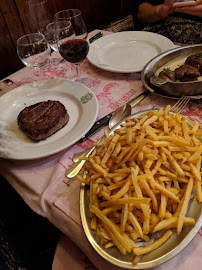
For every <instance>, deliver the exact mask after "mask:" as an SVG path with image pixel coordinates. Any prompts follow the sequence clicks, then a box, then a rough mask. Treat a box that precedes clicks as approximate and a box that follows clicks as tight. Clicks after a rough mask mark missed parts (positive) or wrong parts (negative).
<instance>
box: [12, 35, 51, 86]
mask: <svg viewBox="0 0 202 270" xmlns="http://www.w3.org/2000/svg"><path fill="white" fill-rule="evenodd" d="M17 53H18V56H19V58H20V60H21V61H22V62H23V64H25V65H26V66H27V67H33V68H39V70H40V75H41V76H40V77H41V80H42V79H44V73H43V70H42V69H41V68H42V67H43V66H44V65H46V64H47V62H48V61H49V56H50V53H51V49H50V47H49V45H48V42H47V40H46V38H45V36H44V35H43V34H42V33H32V34H28V35H25V36H22V37H20V38H19V39H18V40H17ZM37 85H39V83H38V84H35V86H37Z"/></svg>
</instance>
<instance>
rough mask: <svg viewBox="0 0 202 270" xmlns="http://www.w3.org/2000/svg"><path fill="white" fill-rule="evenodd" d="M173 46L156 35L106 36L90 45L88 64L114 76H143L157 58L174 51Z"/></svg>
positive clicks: (165, 39) (149, 33)
mask: <svg viewBox="0 0 202 270" xmlns="http://www.w3.org/2000/svg"><path fill="white" fill-rule="evenodd" d="M174 47H175V46H174V44H173V42H172V41H171V40H170V39H168V38H166V37H164V36H162V35H159V34H156V33H151V32H146V31H126V32H118V33H114V34H111V35H107V36H104V37H102V38H99V39H98V40H96V41H94V42H93V43H92V44H91V45H90V50H89V53H88V56H87V58H88V60H89V62H90V63H91V64H93V65H94V66H96V67H98V68H101V69H104V70H107V71H113V72H121V73H130V72H140V71H141V70H142V69H143V67H144V66H145V65H146V64H147V63H148V62H149V61H150V60H151V59H152V58H154V57H155V56H157V55H158V54H160V53H162V52H164V51H167V50H170V49H173V48H174Z"/></svg>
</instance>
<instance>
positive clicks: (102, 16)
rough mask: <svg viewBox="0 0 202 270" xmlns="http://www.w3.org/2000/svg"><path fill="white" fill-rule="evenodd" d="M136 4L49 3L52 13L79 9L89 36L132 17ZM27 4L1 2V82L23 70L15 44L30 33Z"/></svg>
mask: <svg viewBox="0 0 202 270" xmlns="http://www.w3.org/2000/svg"><path fill="white" fill-rule="evenodd" d="M133 1H135V0H48V4H49V8H50V13H51V15H52V16H53V15H54V14H55V13H56V12H57V11H59V10H63V9H68V8H78V9H80V10H81V12H82V15H83V18H84V21H85V22H86V26H87V29H88V32H90V31H92V30H94V29H102V28H103V27H104V26H106V25H107V24H108V23H110V22H111V21H114V20H116V19H119V18H122V17H124V16H126V15H129V14H132V3H133ZM25 3H26V0H0V80H1V79H3V78H5V77H6V76H8V75H10V74H12V73H14V72H15V71H17V70H19V69H20V68H22V67H23V64H22V63H21V61H20V60H19V59H18V56H17V53H16V41H17V39H18V38H19V37H20V36H23V35H24V34H26V33H29V32H30V31H29V18H28V17H27V14H26V6H25Z"/></svg>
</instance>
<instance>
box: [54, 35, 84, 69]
mask: <svg viewBox="0 0 202 270" xmlns="http://www.w3.org/2000/svg"><path fill="white" fill-rule="evenodd" d="M88 51H89V45H88V42H87V41H86V40H84V39H72V40H67V41H65V42H64V43H62V44H60V46H59V52H60V54H61V56H62V57H63V58H64V59H65V60H67V61H68V62H70V63H74V64H78V63H80V62H81V61H83V60H84V59H85V58H86V56H87V54H88Z"/></svg>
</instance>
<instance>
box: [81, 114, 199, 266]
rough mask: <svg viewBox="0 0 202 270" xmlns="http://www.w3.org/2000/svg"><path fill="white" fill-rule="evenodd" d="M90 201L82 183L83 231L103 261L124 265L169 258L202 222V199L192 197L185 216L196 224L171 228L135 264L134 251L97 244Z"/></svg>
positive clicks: (118, 125) (161, 261)
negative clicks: (155, 247)
mask: <svg viewBox="0 0 202 270" xmlns="http://www.w3.org/2000/svg"><path fill="white" fill-rule="evenodd" d="M146 112H148V110H146V111H142V112H139V113H135V114H133V115H131V116H130V117H127V118H134V117H136V118H137V117H138V116H140V115H141V114H143V113H146ZM124 121H125V119H124V120H123V121H121V122H119V123H118V124H117V125H116V126H114V128H112V129H111V130H110V132H109V134H112V133H113V131H114V130H115V129H117V128H119V127H120V125H121V124H122V123H124ZM89 203H90V200H89V186H87V185H85V184H83V183H82V184H81V190H80V215H81V221H82V225H83V228H84V232H85V234H86V236H87V238H88V240H89V242H90V243H91V245H92V246H93V248H94V249H95V250H96V251H97V253H98V254H99V255H100V256H101V257H103V258H104V259H105V260H106V261H108V262H110V263H112V264H114V265H116V266H119V267H122V268H126V269H147V268H151V267H156V266H158V265H160V264H162V263H164V262H166V261H168V260H170V259H172V258H173V257H174V256H176V255H177V254H178V253H179V252H180V251H181V250H182V249H183V248H185V247H186V246H187V245H188V244H189V242H190V241H191V240H192V239H193V238H194V236H195V235H196V234H197V232H198V231H199V229H200V227H201V225H202V203H201V204H199V203H198V202H197V200H196V198H195V197H193V198H192V199H191V200H190V203H189V208H188V211H187V216H189V217H193V218H194V219H195V221H196V224H195V225H194V226H186V227H184V228H183V230H182V232H181V233H180V235H177V232H176V229H173V232H174V233H173V235H172V236H171V237H170V238H169V239H168V240H167V241H166V242H165V243H164V244H163V245H161V246H160V247H159V248H157V249H155V250H154V251H152V252H150V253H148V254H145V255H143V256H142V258H141V260H140V262H139V263H138V264H137V265H135V266H134V265H132V261H133V259H134V254H132V253H131V254H129V253H127V254H126V255H123V254H121V253H120V252H119V250H118V249H117V248H116V247H115V246H114V247H111V248H108V249H105V248H104V245H101V244H100V238H99V237H98V235H97V233H96V231H94V230H91V228H90V209H89Z"/></svg>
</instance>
